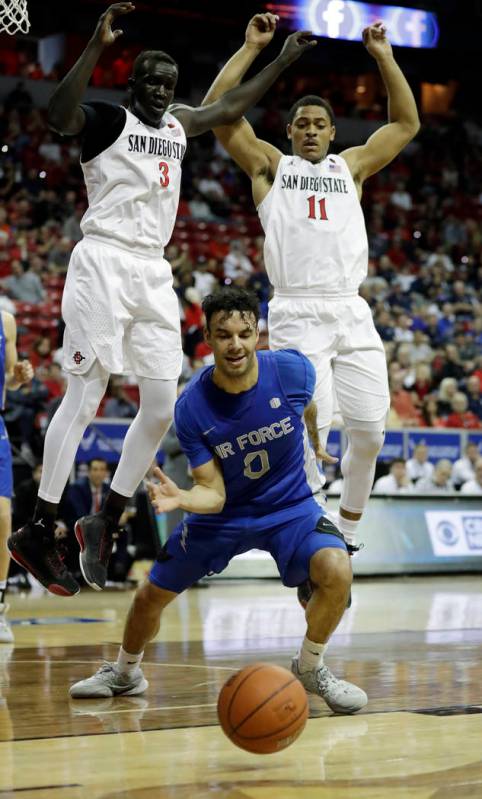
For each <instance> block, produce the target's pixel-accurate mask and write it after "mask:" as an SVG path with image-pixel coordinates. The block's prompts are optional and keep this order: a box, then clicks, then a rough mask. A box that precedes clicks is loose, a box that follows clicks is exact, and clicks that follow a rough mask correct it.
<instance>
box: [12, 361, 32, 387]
mask: <svg viewBox="0 0 482 799" xmlns="http://www.w3.org/2000/svg"><path fill="white" fill-rule="evenodd" d="M32 378H33V366H32V364H31V363H30V361H17V363H16V364H15V366H14V367H13V379H14V381H15V383H20V385H21V386H23V384H24V383H30V381H31V380H32Z"/></svg>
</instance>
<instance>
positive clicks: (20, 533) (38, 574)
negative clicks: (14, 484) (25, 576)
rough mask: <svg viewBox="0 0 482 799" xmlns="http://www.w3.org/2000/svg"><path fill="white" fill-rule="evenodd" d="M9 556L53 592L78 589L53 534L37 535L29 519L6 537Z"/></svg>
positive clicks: (63, 593)
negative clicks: (51, 536)
mask: <svg viewBox="0 0 482 799" xmlns="http://www.w3.org/2000/svg"><path fill="white" fill-rule="evenodd" d="M7 547H8V550H9V552H10V555H11V557H12V558H13V559H14V560H15V561H16V562H17V563H18V564H19V565H20V566H23V568H24V569H27V571H29V572H30V574H32V575H33V576H34V577H35V578H36V579H37V580H38V581H39V583H42V585H43V586H44V587H45V588H46V589H47V591H50V593H51V594H57V596H74V594H78V593H79V591H80V585H79V584H78V582H77V580H75V579H74V577H73V576H72V575H71V573H70V572H69V571H68V570H67V569H66V567H65V565H64V562H63V559H62V557H61V555H60V554H59V552H58V551H57V547H56V544H55V539H54V538H49V537H47V536H42V535H39V531H38V529H36V525H34V523H33V522H27V524H25V525H24V526H23V527H21V528H20V529H19V530H17V531H16V532H15V533H12V535H11V536H10V538H9V539H8V540H7Z"/></svg>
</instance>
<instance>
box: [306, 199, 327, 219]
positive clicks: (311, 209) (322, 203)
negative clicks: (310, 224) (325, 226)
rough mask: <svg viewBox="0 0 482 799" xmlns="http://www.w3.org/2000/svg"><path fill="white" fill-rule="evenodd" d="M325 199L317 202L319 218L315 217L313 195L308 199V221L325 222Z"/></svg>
mask: <svg viewBox="0 0 482 799" xmlns="http://www.w3.org/2000/svg"><path fill="white" fill-rule="evenodd" d="M325 206H326V199H325V198H324V197H322V198H321V200H318V207H319V209H320V214H319V216H317V215H316V197H315V195H314V194H312V195H311V197H308V207H309V213H308V219H321V220H322V221H326V220H327V219H328V217H327V215H326V207H325Z"/></svg>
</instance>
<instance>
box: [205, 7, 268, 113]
mask: <svg viewBox="0 0 482 799" xmlns="http://www.w3.org/2000/svg"><path fill="white" fill-rule="evenodd" d="M277 21H278V17H277V16H275V15H274V14H255V16H254V17H252V18H251V19H250V20H249V22H248V27H247V28H246V33H245V41H244V44H243V45H242V47H240V48H239V50H237V51H236V52H235V54H234V55H233V56H231V58H230V59H229V61H228V62H227V63H226V64H225V65H224V67H223V68H222V70H221V72H220V73H219V75H218V76H217V77H216V79H215V80H214V83H213V84H212V85H211V86H210V88H209V89H208V91H207V94H206V96H205V98H204V100H203V102H202V105H209V104H210V103H214V101H215V100H219V98H220V97H222V96H223V95H224V94H226V92H228V91H229V90H230V89H234V87H235V86H238V85H239V84H240V83H241V81H242V79H243V78H244V76H245V74H246V72H247V71H248V69H249V67H250V66H251V64H252V63H253V62H254V61H255V59H256V58H257V57H258V55H259V54H260V52H261V51H262V50H264V48H265V47H267V45H268V44H269V43H270V42H271V40H272V38H273V36H274V34H275V31H276V24H277Z"/></svg>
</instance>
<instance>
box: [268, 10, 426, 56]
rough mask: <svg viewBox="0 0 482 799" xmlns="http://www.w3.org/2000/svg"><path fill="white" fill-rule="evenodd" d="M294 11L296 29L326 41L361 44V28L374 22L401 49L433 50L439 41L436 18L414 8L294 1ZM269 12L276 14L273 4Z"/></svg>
mask: <svg viewBox="0 0 482 799" xmlns="http://www.w3.org/2000/svg"><path fill="white" fill-rule="evenodd" d="M283 8H284V6H283ZM296 9H297V11H296V18H295V25H296V27H298V28H302V29H303V28H304V29H309V30H312V31H313V33H314V34H315V35H316V36H326V37H328V38H330V39H347V40H350V41H361V39H362V31H363V28H366V27H367V26H368V25H371V24H373V22H375V21H376V20H381V21H382V22H383V23H384V25H385V27H386V28H387V32H388V36H389V39H390V41H391V42H392V44H396V45H400V46H402V47H436V45H437V41H438V37H439V30H438V24H437V17H436V15H435V14H434V13H432V12H430V11H422V10H420V9H417V8H402V7H400V6H382V5H374V4H373V3H358V2H356V1H355V0H298V2H297V3H296ZM279 10H280V11H281V10H282V9H281V6H280V8H279ZM270 11H272V12H273V13H276V11H277V4H276V3H273V4H270Z"/></svg>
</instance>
